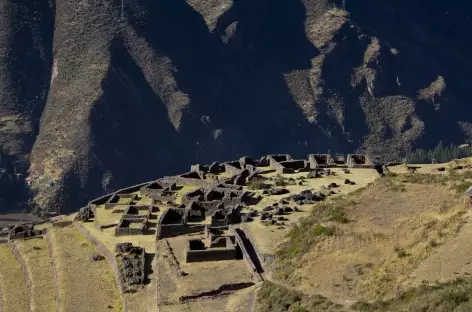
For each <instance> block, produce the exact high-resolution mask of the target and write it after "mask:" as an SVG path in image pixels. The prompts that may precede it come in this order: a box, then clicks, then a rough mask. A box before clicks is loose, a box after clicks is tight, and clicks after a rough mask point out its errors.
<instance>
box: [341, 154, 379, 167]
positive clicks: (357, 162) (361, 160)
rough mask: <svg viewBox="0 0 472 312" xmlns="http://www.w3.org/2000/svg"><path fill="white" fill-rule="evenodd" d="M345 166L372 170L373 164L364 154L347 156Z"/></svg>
mask: <svg viewBox="0 0 472 312" xmlns="http://www.w3.org/2000/svg"><path fill="white" fill-rule="evenodd" d="M346 164H347V166H348V167H350V168H373V167H374V163H373V162H372V161H371V160H370V158H369V156H367V155H364V154H349V155H347V160H346Z"/></svg>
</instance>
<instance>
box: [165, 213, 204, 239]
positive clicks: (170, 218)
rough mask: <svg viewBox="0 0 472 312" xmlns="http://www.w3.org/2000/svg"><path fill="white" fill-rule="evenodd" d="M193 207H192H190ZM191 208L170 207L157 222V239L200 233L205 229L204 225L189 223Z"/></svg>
mask: <svg viewBox="0 0 472 312" xmlns="http://www.w3.org/2000/svg"><path fill="white" fill-rule="evenodd" d="M190 209H191V208H190ZM190 209H187V208H169V209H167V211H165V212H164V213H163V214H162V215H161V216H160V217H159V221H158V223H157V231H156V239H162V238H167V237H174V236H178V235H185V234H189V233H198V232H202V231H204V225H200V224H196V225H191V224H187V220H188V217H189V214H190V213H189V211H190ZM193 217H195V216H193Z"/></svg>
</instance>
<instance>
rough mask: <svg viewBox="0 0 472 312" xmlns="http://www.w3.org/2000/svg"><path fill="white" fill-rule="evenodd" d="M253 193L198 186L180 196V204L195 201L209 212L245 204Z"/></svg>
mask: <svg viewBox="0 0 472 312" xmlns="http://www.w3.org/2000/svg"><path fill="white" fill-rule="evenodd" d="M252 195H253V193H251V192H247V191H243V190H236V189H231V188H220V187H214V188H199V189H197V190H195V191H192V192H188V193H186V194H184V195H183V196H182V204H184V205H189V204H190V203H192V202H196V203H197V204H199V205H200V206H202V207H204V208H205V209H206V210H207V211H209V213H208V215H210V214H211V212H212V211H214V210H215V209H217V208H222V207H227V206H236V205H240V204H245V203H247V201H248V200H249V199H250V197H251V196H252Z"/></svg>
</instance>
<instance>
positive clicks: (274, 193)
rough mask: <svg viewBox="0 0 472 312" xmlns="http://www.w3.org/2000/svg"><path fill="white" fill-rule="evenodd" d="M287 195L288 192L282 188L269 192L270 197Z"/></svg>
mask: <svg viewBox="0 0 472 312" xmlns="http://www.w3.org/2000/svg"><path fill="white" fill-rule="evenodd" d="M288 193H290V191H289V190H287V189H284V188H273V189H270V190H269V194H270V195H283V194H288Z"/></svg>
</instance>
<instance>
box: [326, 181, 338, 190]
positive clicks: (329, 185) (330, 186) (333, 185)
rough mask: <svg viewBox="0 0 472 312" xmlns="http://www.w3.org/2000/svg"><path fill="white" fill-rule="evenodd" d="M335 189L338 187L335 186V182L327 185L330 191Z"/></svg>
mask: <svg viewBox="0 0 472 312" xmlns="http://www.w3.org/2000/svg"><path fill="white" fill-rule="evenodd" d="M336 187H339V185H337V184H336V183H335V182H332V183H330V184H328V189H332V188H336Z"/></svg>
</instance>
